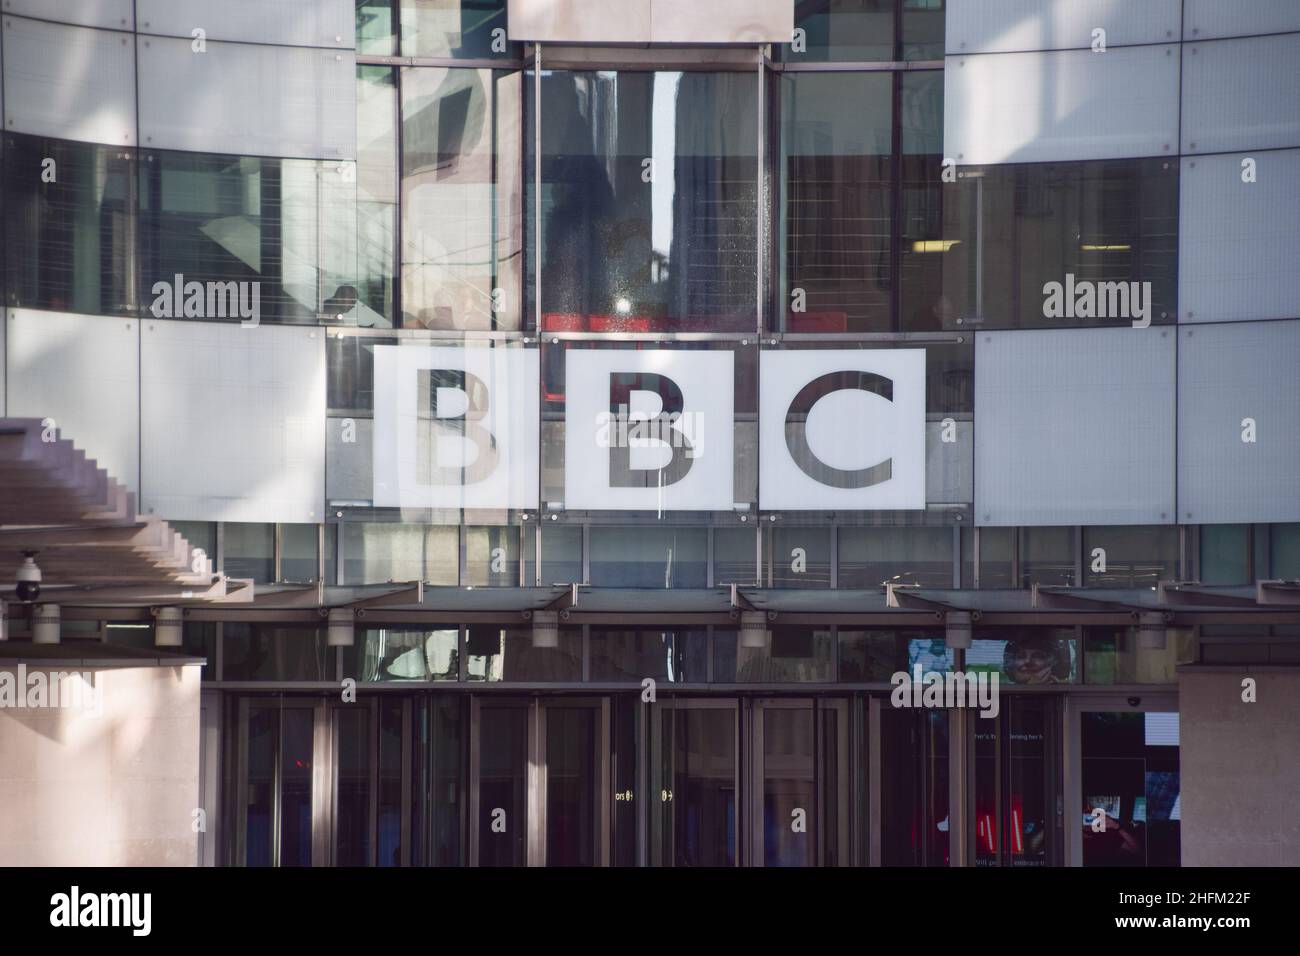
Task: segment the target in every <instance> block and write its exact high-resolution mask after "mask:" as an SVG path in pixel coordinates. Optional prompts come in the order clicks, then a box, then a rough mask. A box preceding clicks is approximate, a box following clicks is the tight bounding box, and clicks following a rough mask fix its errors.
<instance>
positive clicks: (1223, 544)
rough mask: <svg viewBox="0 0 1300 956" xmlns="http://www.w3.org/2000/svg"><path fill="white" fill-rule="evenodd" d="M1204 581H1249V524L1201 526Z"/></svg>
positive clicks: (1202, 580) (1241, 582)
mask: <svg viewBox="0 0 1300 956" xmlns="http://www.w3.org/2000/svg"><path fill="white" fill-rule="evenodd" d="M1199 577H1200V580H1201V583H1202V584H1250V583H1251V580H1250V579H1251V574H1250V525H1245V524H1207V525H1202V526H1201V573H1200V575H1199Z"/></svg>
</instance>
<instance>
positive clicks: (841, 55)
mask: <svg viewBox="0 0 1300 956" xmlns="http://www.w3.org/2000/svg"><path fill="white" fill-rule="evenodd" d="M792 2H793V3H794V26H795V31H796V32H795V42H793V43H782V44H781V48H780V49H781V59H782V60H784V61H785V62H787V63H799V62H805V61H809V62H813V61H822V60H841V61H843V60H892V59H893V58H894V0H792ZM940 15H941V16H942V14H940ZM940 29H941V30H942V28H940ZM800 31H802V34H801V33H800ZM941 35H942V34H941ZM939 56H941V57H942V56H943V53H942V51H940V53H939Z"/></svg>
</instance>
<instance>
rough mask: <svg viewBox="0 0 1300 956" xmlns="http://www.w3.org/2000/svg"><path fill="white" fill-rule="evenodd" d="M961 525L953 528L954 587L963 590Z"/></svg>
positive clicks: (955, 525)
mask: <svg viewBox="0 0 1300 956" xmlns="http://www.w3.org/2000/svg"><path fill="white" fill-rule="evenodd" d="M961 555H962V552H961V525H960V524H954V525H953V526H952V586H953V587H954V588H958V589H960V588H961Z"/></svg>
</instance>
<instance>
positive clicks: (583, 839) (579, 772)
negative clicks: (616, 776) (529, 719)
mask: <svg viewBox="0 0 1300 956" xmlns="http://www.w3.org/2000/svg"><path fill="white" fill-rule="evenodd" d="M599 713H600V711H599V710H597V709H596V708H595V707H579V706H573V707H566V706H563V705H559V704H550V705H548V706H547V707H546V865H547V866H595V865H596V864H597V863H598V862H599V860H598V854H597V839H598V833H597V826H598V821H599V819H600V814H599V813H598V812H597V809H596V801H597V799H599V794H600V788H599V786H598V780H597V774H596V717H597V715H598V714H599Z"/></svg>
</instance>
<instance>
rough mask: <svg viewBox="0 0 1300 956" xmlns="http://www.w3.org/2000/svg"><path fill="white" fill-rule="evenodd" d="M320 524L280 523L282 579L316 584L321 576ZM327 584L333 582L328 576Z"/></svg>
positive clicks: (296, 582)
mask: <svg viewBox="0 0 1300 956" xmlns="http://www.w3.org/2000/svg"><path fill="white" fill-rule="evenodd" d="M319 539H320V526H319V525H314V524H282V525H280V580H281V581H289V582H292V583H294V584H314V583H315V582H316V579H317V578H318V577H320V563H319V549H318V547H317V545H318V544H319ZM325 583H326V584H330V583H332V582H331V581H330V580H329V579H328V578H327V579H326V581H325Z"/></svg>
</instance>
